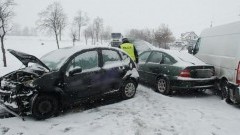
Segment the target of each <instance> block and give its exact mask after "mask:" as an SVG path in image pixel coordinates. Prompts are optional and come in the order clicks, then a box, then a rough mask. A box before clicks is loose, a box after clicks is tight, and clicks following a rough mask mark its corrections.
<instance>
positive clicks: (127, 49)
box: [119, 38, 138, 63]
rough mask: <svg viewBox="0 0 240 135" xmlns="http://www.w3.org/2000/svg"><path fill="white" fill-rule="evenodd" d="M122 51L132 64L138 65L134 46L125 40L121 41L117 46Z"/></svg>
mask: <svg viewBox="0 0 240 135" xmlns="http://www.w3.org/2000/svg"><path fill="white" fill-rule="evenodd" d="M119 48H121V49H122V50H123V51H125V52H126V53H127V54H128V55H129V56H130V57H131V58H132V60H133V61H134V62H136V63H138V52H137V50H136V48H135V46H134V45H133V44H132V43H130V42H129V40H128V39H127V38H123V39H122V44H121V45H120V46H119Z"/></svg>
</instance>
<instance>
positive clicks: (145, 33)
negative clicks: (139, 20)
mask: <svg viewBox="0 0 240 135" xmlns="http://www.w3.org/2000/svg"><path fill="white" fill-rule="evenodd" d="M127 37H132V38H135V39H141V40H144V41H147V42H149V43H152V42H153V41H154V30H151V29H143V30H138V29H131V30H130V31H129V32H128V34H127Z"/></svg>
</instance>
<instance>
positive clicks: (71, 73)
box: [69, 67, 82, 76]
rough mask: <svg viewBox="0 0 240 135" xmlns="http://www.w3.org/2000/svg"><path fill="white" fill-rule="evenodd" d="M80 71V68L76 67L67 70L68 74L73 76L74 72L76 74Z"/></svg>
mask: <svg viewBox="0 0 240 135" xmlns="http://www.w3.org/2000/svg"><path fill="white" fill-rule="evenodd" d="M81 72H82V68H81V67H78V68H75V69H73V70H71V71H69V76H74V75H75V74H78V73H81Z"/></svg>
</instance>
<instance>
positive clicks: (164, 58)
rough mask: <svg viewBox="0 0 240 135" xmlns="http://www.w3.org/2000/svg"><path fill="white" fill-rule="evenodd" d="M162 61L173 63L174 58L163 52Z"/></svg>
mask: <svg viewBox="0 0 240 135" xmlns="http://www.w3.org/2000/svg"><path fill="white" fill-rule="evenodd" d="M162 62H163V63H162V64H169V65H170V64H173V63H175V61H174V59H173V58H171V57H170V56H168V55H167V54H164V57H163V61H162Z"/></svg>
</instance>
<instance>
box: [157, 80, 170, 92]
mask: <svg viewBox="0 0 240 135" xmlns="http://www.w3.org/2000/svg"><path fill="white" fill-rule="evenodd" d="M156 88H157V92H159V93H161V94H164V95H169V94H170V90H169V82H168V81H167V80H166V79H164V78H158V80H157V84H156Z"/></svg>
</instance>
